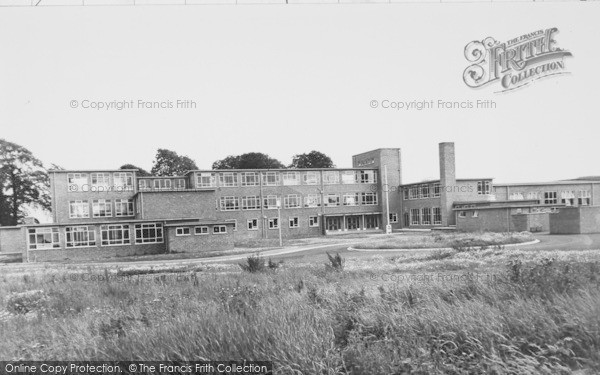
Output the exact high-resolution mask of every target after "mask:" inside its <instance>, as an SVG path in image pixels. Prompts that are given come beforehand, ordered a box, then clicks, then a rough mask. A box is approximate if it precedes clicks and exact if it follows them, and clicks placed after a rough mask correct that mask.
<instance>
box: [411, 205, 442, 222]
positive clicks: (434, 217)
mask: <svg viewBox="0 0 600 375" xmlns="http://www.w3.org/2000/svg"><path fill="white" fill-rule="evenodd" d="M405 215H406V216H408V213H406V214H405ZM408 219H410V225H440V224H442V209H441V208H440V207H433V208H431V207H424V208H411V210H410V218H409V217H405V221H406V222H408V221H409V220H408Z"/></svg>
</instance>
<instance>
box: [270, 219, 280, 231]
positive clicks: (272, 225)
mask: <svg viewBox="0 0 600 375" xmlns="http://www.w3.org/2000/svg"><path fill="white" fill-rule="evenodd" d="M268 220H269V221H268V223H269V225H268V228H269V229H279V219H278V218H276V217H272V218H270V219H268Z"/></svg>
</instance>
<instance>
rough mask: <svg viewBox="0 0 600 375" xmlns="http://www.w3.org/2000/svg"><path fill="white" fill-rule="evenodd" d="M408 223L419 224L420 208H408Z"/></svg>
mask: <svg viewBox="0 0 600 375" xmlns="http://www.w3.org/2000/svg"><path fill="white" fill-rule="evenodd" d="M410 225H421V210H420V209H418V208H411V209H410Z"/></svg>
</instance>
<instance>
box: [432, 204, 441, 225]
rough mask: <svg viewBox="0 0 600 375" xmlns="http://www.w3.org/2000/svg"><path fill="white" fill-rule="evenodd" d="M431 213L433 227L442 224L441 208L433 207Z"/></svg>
mask: <svg viewBox="0 0 600 375" xmlns="http://www.w3.org/2000/svg"><path fill="white" fill-rule="evenodd" d="M432 211H433V212H432V220H433V225H440V224H442V208H441V207H433V209H432ZM438 218H439V220H436V219H438Z"/></svg>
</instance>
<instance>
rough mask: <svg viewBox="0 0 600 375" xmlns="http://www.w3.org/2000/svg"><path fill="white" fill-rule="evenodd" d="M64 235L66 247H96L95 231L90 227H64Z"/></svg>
mask: <svg viewBox="0 0 600 375" xmlns="http://www.w3.org/2000/svg"><path fill="white" fill-rule="evenodd" d="M65 233H66V236H67V247H88V246H96V231H95V230H94V227H92V226H87V225H81V226H77V227H66V228H65Z"/></svg>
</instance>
